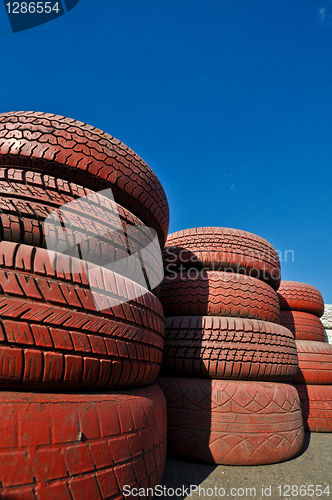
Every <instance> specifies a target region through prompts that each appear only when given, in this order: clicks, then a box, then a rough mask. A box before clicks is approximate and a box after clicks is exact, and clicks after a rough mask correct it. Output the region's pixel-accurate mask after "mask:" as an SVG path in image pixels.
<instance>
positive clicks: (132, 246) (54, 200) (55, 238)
mask: <svg viewBox="0 0 332 500" xmlns="http://www.w3.org/2000/svg"><path fill="white" fill-rule="evenodd" d="M50 214H52V218H53V219H52V220H54V223H53V224H51V223H50V220H51V219H50V217H49V216H50ZM54 217H55V219H54ZM46 218H48V219H47V225H46V227H45V226H44V222H45V219H46ZM143 226H144V225H143V222H142V221H141V220H140V219H138V218H137V217H136V216H134V215H133V214H132V213H131V212H129V211H128V210H126V209H125V208H123V207H121V206H120V205H118V204H116V203H114V202H112V201H111V200H109V199H107V198H106V197H105V196H102V195H100V194H98V195H96V193H95V192H94V191H92V190H90V189H87V188H83V187H82V186H79V185H77V184H75V183H72V182H67V181H66V180H62V179H56V178H55V177H52V176H49V175H45V174H42V173H37V172H30V171H25V170H22V169H9V168H0V239H1V240H7V241H15V242H18V243H25V244H28V245H35V246H39V247H44V248H45V247H46V246H47V247H48V248H50V249H52V250H56V251H57V250H59V251H60V250H61V251H64V252H65V253H66V254H67V255H72V256H74V257H78V256H80V258H81V259H83V260H87V261H88V262H93V263H94V264H97V265H102V266H103V265H108V264H110V263H112V262H114V261H119V260H121V259H124V258H126V257H127V256H128V255H130V254H132V253H137V252H139V251H140V250H141V249H142V246H144V247H145V251H146V252H148V255H149V257H148V259H145V261H144V266H145V267H148V269H147V271H148V276H149V277H150V279H151V277H152V282H153V283H155V282H156V281H157V278H155V277H154V276H155V274H156V271H158V269H159V267H160V263H159V262H158V261H156V257H155V256H154V254H153V252H151V251H149V246H148V245H142V243H143V242H144V239H146V237H145V238H144V234H141V233H142V231H143ZM64 227H65V229H64ZM135 231H136V232H137V231H138V234H137V235H135ZM139 231H140V232H139ZM46 235H47V238H46ZM128 235H129V236H130V242H129V240H128ZM135 264H136V265H137V264H138V265H139V266H140V267H139V272H137V271H138V270H135V269H132V272H131V276H132V279H134V278H135V276H136V275H137V276H140V274H141V272H142V265H141V263H140V262H139V261H137V262H135V261H134V260H133V261H132V263H131V265H132V266H133V265H135Z"/></svg>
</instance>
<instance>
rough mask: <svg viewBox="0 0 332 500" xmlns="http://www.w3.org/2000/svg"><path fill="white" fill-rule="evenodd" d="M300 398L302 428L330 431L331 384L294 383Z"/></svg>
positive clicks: (312, 430)
mask: <svg viewBox="0 0 332 500" xmlns="http://www.w3.org/2000/svg"><path fill="white" fill-rule="evenodd" d="M295 387H296V389H297V391H298V393H299V396H300V400H301V407H302V414H303V422H304V428H305V430H306V431H310V432H332V385H308V386H307V385H296V386H295Z"/></svg>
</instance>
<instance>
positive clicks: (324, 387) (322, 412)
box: [278, 281, 332, 432]
mask: <svg viewBox="0 0 332 500" xmlns="http://www.w3.org/2000/svg"><path fill="white" fill-rule="evenodd" d="M278 296H279V302H280V323H281V324H282V325H284V326H285V327H287V328H288V329H289V330H291V331H292V333H293V334H294V337H295V339H296V346H297V352H298V359H299V372H298V374H297V376H296V377H295V378H294V380H293V381H292V382H293V383H294V384H295V386H296V388H297V390H298V393H299V395H300V398H301V406H302V411H303V417H304V424H305V429H306V430H309V431H313V432H332V345H331V344H329V343H327V342H326V337H325V331H324V326H323V324H322V322H321V320H320V319H319V318H320V317H321V316H322V315H323V313H324V301H323V297H322V296H321V294H320V292H319V291H318V290H317V288H315V287H313V286H311V285H307V284H306V283H298V282H296V281H282V282H281V286H280V288H279V290H278Z"/></svg>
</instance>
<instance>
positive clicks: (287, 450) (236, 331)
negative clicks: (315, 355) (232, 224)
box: [158, 228, 304, 465]
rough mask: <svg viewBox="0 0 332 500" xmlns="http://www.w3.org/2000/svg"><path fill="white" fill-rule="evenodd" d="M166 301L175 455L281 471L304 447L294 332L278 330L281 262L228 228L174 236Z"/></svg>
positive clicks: (166, 370) (261, 244) (167, 255)
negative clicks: (275, 466)
mask: <svg viewBox="0 0 332 500" xmlns="http://www.w3.org/2000/svg"><path fill="white" fill-rule="evenodd" d="M163 258H164V265H165V272H166V276H165V278H164V280H163V282H162V284H161V287H160V292H159V298H160V300H161V303H162V305H163V307H164V312H165V316H166V328H165V348H164V358H163V376H162V377H161V378H159V379H158V380H159V384H160V386H161V387H162V389H163V390H164V393H165V396H166V401H167V411H168V449H169V451H171V452H173V453H176V454H177V455H181V456H183V457H187V458H189V459H191V460H192V459H194V460H203V461H206V462H210V463H217V464H228V465H255V464H256V465H258V464H268V463H275V462H279V461H283V460H287V459H289V458H292V457H293V456H295V455H296V454H297V453H298V452H299V451H300V450H301V448H302V445H303V439H304V429H303V423H302V414H301V407H300V401H299V397H298V394H297V391H296V390H295V388H294V386H292V385H291V384H288V383H285V382H287V381H289V380H291V379H292V378H294V376H295V375H296V373H297V370H298V360H297V353H296V346H295V341H294V338H293V335H292V333H291V332H290V331H289V330H288V329H286V328H284V327H283V326H280V325H279V324H277V323H278V322H279V301H278V295H277V292H276V290H277V289H278V286H279V283H280V264H279V259H278V255H277V253H276V251H275V250H274V248H273V247H272V246H271V245H270V244H269V243H268V242H267V241H265V240H264V239H262V238H260V237H258V236H256V235H253V234H251V233H247V232H245V231H239V230H234V229H228V228H196V229H189V230H185V231H179V232H177V233H174V234H171V235H169V236H168V239H167V242H166V248H165V249H164V252H163Z"/></svg>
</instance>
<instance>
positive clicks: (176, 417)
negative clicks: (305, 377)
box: [158, 377, 304, 465]
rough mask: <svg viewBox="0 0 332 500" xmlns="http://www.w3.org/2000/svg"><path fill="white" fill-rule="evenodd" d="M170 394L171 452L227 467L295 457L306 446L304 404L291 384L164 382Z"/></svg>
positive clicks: (169, 430) (165, 391)
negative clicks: (302, 407) (301, 403)
mask: <svg viewBox="0 0 332 500" xmlns="http://www.w3.org/2000/svg"><path fill="white" fill-rule="evenodd" d="M158 383H159V385H160V387H161V388H162V389H163V391H164V394H165V396H166V403H167V414H168V450H169V451H172V452H173V453H176V454H178V455H181V456H184V457H189V458H190V459H196V460H200V461H201V460H203V461H206V462H210V463H216V464H224V465H264V464H271V463H277V462H280V461H283V460H288V459H290V458H292V457H294V456H295V455H296V454H297V453H298V452H299V451H300V450H301V448H302V446H303V443H304V430H303V422H302V413H301V407H300V400H299V396H298V393H297V391H296V389H295V388H294V387H293V386H292V385H291V384H280V383H274V382H244V381H235V380H232V381H223V380H212V381H208V380H201V379H181V378H168V377H165V378H159V379H158Z"/></svg>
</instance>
